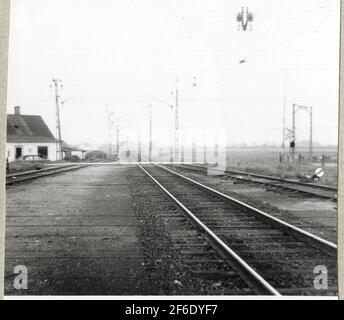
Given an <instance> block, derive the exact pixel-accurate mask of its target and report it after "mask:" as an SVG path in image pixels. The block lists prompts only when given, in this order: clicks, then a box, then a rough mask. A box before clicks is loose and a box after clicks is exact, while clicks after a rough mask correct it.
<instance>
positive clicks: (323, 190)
mask: <svg viewBox="0 0 344 320" xmlns="http://www.w3.org/2000/svg"><path fill="white" fill-rule="evenodd" d="M173 166H175V167H177V168H180V169H182V170H189V171H196V172H199V173H201V174H207V172H208V170H212V171H213V174H214V173H215V172H216V170H218V169H216V168H212V167H209V168H208V167H204V166H201V165H198V166H195V165H173ZM221 176H222V178H223V179H231V180H235V181H236V182H239V183H250V184H256V185H261V186H264V187H265V188H268V189H269V190H271V191H276V192H280V193H283V192H288V193H289V194H294V195H295V196H303V197H304V196H309V197H315V198H323V199H329V200H332V201H337V188H335V187H331V186H326V185H321V184H314V183H307V182H302V181H296V180H291V179H282V178H278V177H272V176H267V175H261V174H255V173H249V172H243V171H234V170H225V171H224V172H223V173H222V174H221Z"/></svg>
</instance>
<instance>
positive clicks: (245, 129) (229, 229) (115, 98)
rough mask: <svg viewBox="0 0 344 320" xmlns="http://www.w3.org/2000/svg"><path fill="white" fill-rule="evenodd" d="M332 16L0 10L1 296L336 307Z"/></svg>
mask: <svg viewBox="0 0 344 320" xmlns="http://www.w3.org/2000/svg"><path fill="white" fill-rule="evenodd" d="M340 6H341V2H340V0H302V1H296V0H289V1H287V0H277V1H276V0H259V1H257V0H233V1H228V0H198V1H195V0H164V1H162V0H98V1H94V0H59V1H57V0H11V1H10V24H9V42H8V44H9V48H8V69H7V75H8V78H7V90H6V92H7V93H6V100H5V109H4V119H3V120H2V122H3V125H4V126H5V129H4V132H5V136H4V140H5V141H3V144H4V149H3V150H4V154H3V155H2V158H1V161H2V162H3V164H4V167H5V168H6V195H5V199H6V201H5V203H6V204H5V205H6V213H5V249H4V250H5V265H4V294H5V296H6V297H7V298H9V299H11V298H25V297H58V296H60V297H61V296H69V297H74V296H75V297H84V296H106V297H113V296H115V297H131V298H135V297H137V296H140V297H151V298H152V297H153V298H154V297H164V296H167V297H169V296H171V297H172V296H178V297H181V296H183V297H184V296H186V297H203V298H206V297H222V298H228V299H231V298H236V299H238V298H239V299H241V298H242V299H245V298H249V297H251V298H253V299H255V298H259V297H267V298H269V297H270V298H276V299H277V298H278V299H283V298H284V297H294V298H312V297H313V298H315V299H337V298H338V267H337V236H338V232H337V224H338V223H337V218H338V215H337V213H338V192H337V190H338V155H339V154H338V144H339V135H338V132H339V78H340V77H339V76H340V68H339V67H340V14H341V12H340ZM176 310H177V309H176ZM190 310H191V309H190ZM205 310H206V311H205ZM198 311H199V312H200V313H202V312H203V313H204V312H208V313H212V312H215V310H213V309H212V307H209V306H207V309H204V310H203V309H202V310H198ZM198 311H197V312H198ZM128 312H129V313H130V312H131V313H135V312H142V310H139V311H137V310H135V307H134V306H133V308H132V310H128ZM152 312H155V311H154V309H152ZM156 312H158V311H156ZM190 312H191V311H190ZM195 312H196V311H195ZM153 316H154V315H153Z"/></svg>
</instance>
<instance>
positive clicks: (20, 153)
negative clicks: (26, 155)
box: [15, 147, 23, 159]
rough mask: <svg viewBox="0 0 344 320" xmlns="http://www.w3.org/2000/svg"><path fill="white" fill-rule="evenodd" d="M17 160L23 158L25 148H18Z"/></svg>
mask: <svg viewBox="0 0 344 320" xmlns="http://www.w3.org/2000/svg"><path fill="white" fill-rule="evenodd" d="M15 150H16V159H18V158H19V157H21V156H22V155H23V148H22V147H16V148H15Z"/></svg>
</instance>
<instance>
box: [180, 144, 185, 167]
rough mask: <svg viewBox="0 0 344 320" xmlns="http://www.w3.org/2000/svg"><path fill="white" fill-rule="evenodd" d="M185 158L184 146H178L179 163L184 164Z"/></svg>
mask: <svg viewBox="0 0 344 320" xmlns="http://www.w3.org/2000/svg"><path fill="white" fill-rule="evenodd" d="M184 158H185V156H184V144H181V146H180V162H181V163H184V160H185V159H184Z"/></svg>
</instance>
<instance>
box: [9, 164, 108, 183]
mask: <svg viewBox="0 0 344 320" xmlns="http://www.w3.org/2000/svg"><path fill="white" fill-rule="evenodd" d="M101 161H103V162H110V161H113V160H112V159H106V160H101ZM98 162H99V161H93V162H90V163H83V164H82V165H79V164H70V165H62V166H61V165H60V166H51V167H48V168H44V169H40V170H30V171H25V172H17V173H11V174H7V175H6V187H7V186H10V185H14V184H18V183H21V182H27V181H30V180H34V179H38V178H42V177H46V176H51V175H55V174H59V173H65V172H69V171H74V170H77V169H81V168H85V167H88V166H91V165H93V164H97V163H98Z"/></svg>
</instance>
